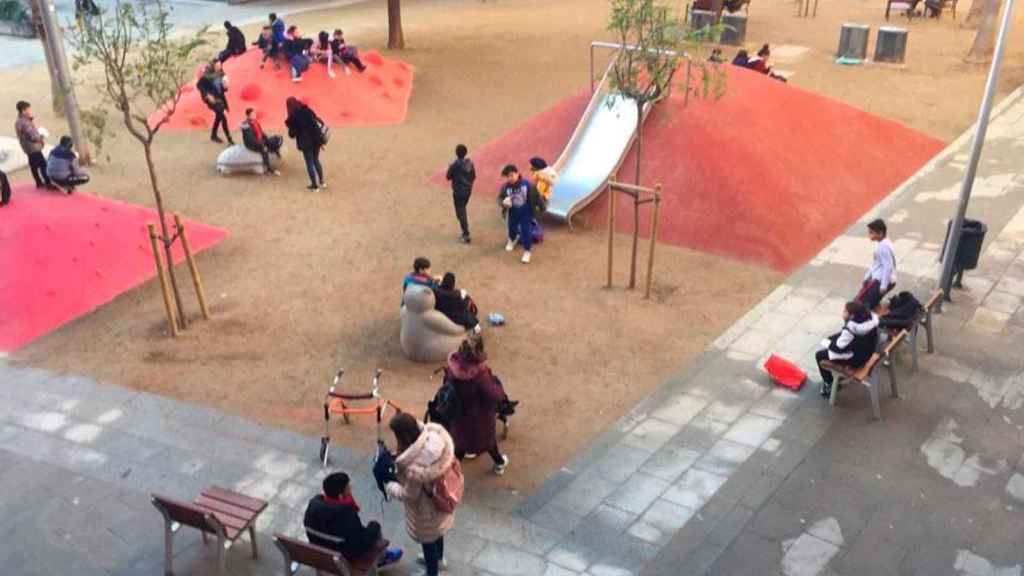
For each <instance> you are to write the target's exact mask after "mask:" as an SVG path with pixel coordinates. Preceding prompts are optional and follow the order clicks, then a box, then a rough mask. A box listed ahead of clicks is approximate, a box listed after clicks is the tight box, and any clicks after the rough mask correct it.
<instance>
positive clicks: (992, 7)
mask: <svg viewBox="0 0 1024 576" xmlns="http://www.w3.org/2000/svg"><path fill="white" fill-rule="evenodd" d="M978 2H983V3H984V8H983V10H984V12H983V14H982V17H981V24H979V26H978V32H977V33H976V34H975V35H974V43H973V44H971V51H970V52H968V53H967V58H966V60H967V61H968V62H988V61H989V59H991V58H992V52H993V51H994V50H995V47H996V28H997V27H998V26H999V8H1000V7H1002V5H1003V2H1002V0H975V4H977V3H978ZM971 9H972V10H973V9H974V6H971Z"/></svg>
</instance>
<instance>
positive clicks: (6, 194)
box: [0, 170, 11, 207]
mask: <svg viewBox="0 0 1024 576" xmlns="http://www.w3.org/2000/svg"><path fill="white" fill-rule="evenodd" d="M10 203H11V183H10V181H9V180H7V174H5V173H4V171H3V170H0V207H3V206H7V205H8V204H10Z"/></svg>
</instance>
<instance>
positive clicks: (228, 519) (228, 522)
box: [198, 506, 249, 531]
mask: <svg viewBox="0 0 1024 576" xmlns="http://www.w3.org/2000/svg"><path fill="white" fill-rule="evenodd" d="M198 508H200V509H202V510H206V511H207V512H209V513H210V514H212V515H213V517H214V518H216V519H217V521H219V522H220V523H221V524H223V525H224V528H225V529H233V530H238V531H242V530H245V529H246V528H248V527H249V522H248V521H246V520H245V519H243V518H236V517H234V516H231V515H229V514H224V513H222V512H218V511H216V510H212V509H209V508H204V507H203V506H198Z"/></svg>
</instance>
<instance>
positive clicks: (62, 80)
mask: <svg viewBox="0 0 1024 576" xmlns="http://www.w3.org/2000/svg"><path fill="white" fill-rule="evenodd" d="M39 2H40V8H41V9H40V10H39V12H40V14H39V15H40V17H41V18H42V20H43V28H45V29H46V41H47V42H48V43H49V45H50V53H51V54H52V55H53V63H54V67H55V68H56V72H57V83H58V84H59V88H60V91H61V97H62V101H63V102H64V115H65V116H66V117H67V119H68V127H69V128H70V129H71V137H72V138H73V139H74V140H75V147H76V148H77V149H78V156H79V158H80V159H81V162H82V164H86V165H88V164H90V163H91V160H92V155H91V154H90V153H89V143H88V142H87V141H86V140H85V137H84V136H83V135H82V119H81V117H80V116H79V114H78V100H77V99H76V98H75V87H74V85H73V84H72V82H71V72H70V71H68V57H67V54H65V53H64V36H63V34H62V33H61V29H60V25H59V24H58V23H57V18H56V16H55V14H56V9H55V8H54V6H53V0H39Z"/></svg>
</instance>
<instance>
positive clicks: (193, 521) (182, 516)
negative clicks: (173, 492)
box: [152, 494, 212, 532]
mask: <svg viewBox="0 0 1024 576" xmlns="http://www.w3.org/2000/svg"><path fill="white" fill-rule="evenodd" d="M152 498H153V500H155V501H156V502H157V503H159V504H160V506H161V507H163V508H164V509H165V510H166V511H167V514H168V515H169V516H170V517H171V520H173V521H175V522H177V523H179V524H182V525H184V526H189V527H191V528H195V529H197V530H202V531H203V532H212V529H211V528H210V526H209V525H208V524H207V523H206V513H207V511H206V510H204V509H202V508H200V507H198V506H195V505H193V504H189V503H187V502H179V501H178V500H174V499H171V498H167V497H166V496H160V495H158V494H153V495H152Z"/></svg>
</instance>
